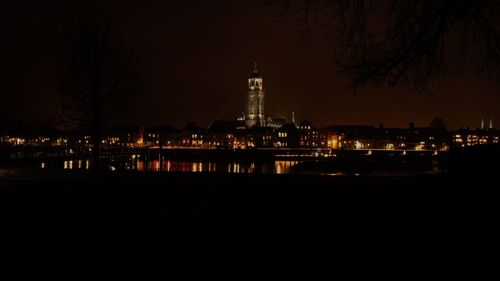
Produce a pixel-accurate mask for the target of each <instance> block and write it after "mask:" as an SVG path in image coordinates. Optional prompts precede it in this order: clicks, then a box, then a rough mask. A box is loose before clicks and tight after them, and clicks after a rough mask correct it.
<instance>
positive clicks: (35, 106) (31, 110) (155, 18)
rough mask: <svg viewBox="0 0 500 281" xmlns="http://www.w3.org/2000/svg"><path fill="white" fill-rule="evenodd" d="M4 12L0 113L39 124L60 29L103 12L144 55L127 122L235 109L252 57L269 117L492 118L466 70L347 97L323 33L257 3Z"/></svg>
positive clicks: (403, 121) (484, 95) (205, 119)
mask: <svg viewBox="0 0 500 281" xmlns="http://www.w3.org/2000/svg"><path fill="white" fill-rule="evenodd" d="M9 2H10V3H9V4H5V3H4V4H3V7H2V9H1V11H0V34H1V38H2V41H1V44H0V66H1V67H0V74H1V75H0V82H1V85H2V86H1V87H0V93H1V96H2V101H1V106H0V113H2V114H7V115H11V116H15V117H19V118H23V119H25V120H28V121H30V122H31V121H37V120H43V119H47V118H48V116H49V113H50V112H51V110H52V109H53V107H54V104H55V96H56V94H55V92H54V90H53V89H52V88H51V85H50V83H49V81H50V78H51V76H52V73H53V59H52V58H53V57H54V56H55V47H56V44H55V42H56V38H57V33H58V31H59V30H60V29H61V27H63V26H65V25H67V24H68V23H70V22H72V21H73V20H74V19H75V18H78V17H81V16H84V15H95V14H98V15H99V16H100V17H102V18H107V19H110V20H111V22H112V24H113V27H114V31H115V32H116V33H117V34H119V35H120V36H123V37H124V38H126V41H127V43H128V44H130V45H132V46H134V47H135V48H136V49H137V51H138V53H139V54H140V55H141V56H142V58H143V72H144V76H145V82H146V89H145V93H144V94H143V95H142V96H140V97H138V98H137V100H136V101H135V102H134V104H133V106H132V107H131V108H130V111H129V112H128V113H127V114H126V116H124V119H123V122H124V123H126V124H134V125H138V124H144V125H157V124H173V125H175V126H183V125H184V124H185V123H186V122H187V121H189V120H193V121H196V122H198V123H199V124H200V125H203V126H208V125H210V123H211V122H212V120H214V119H228V120H230V119H233V118H234V117H236V116H237V115H238V114H239V113H240V112H242V111H243V104H244V98H245V91H246V83H247V82H246V79H247V78H248V75H249V74H250V72H251V69H252V63H253V62H254V61H257V62H258V64H259V70H260V71H261V73H262V74H263V75H264V86H265V88H266V91H267V102H266V107H267V110H266V111H267V114H268V115H271V116H275V117H281V116H283V117H288V118H289V117H290V115H291V112H292V111H295V113H296V116H297V119H303V118H307V119H310V120H312V121H313V122H314V123H315V124H317V125H319V126H323V125H330V124H370V125H378V124H380V123H383V124H384V125H385V126H386V127H403V126H404V127H406V126H407V125H408V122H410V121H414V122H415V123H416V125H417V126H426V125H428V124H429V122H430V121H431V120H432V119H433V117H435V116H440V117H442V118H444V120H445V121H446V123H447V124H448V127H449V128H457V127H458V126H461V125H462V126H471V127H476V126H479V123H480V120H481V118H483V117H484V118H490V117H492V118H493V119H494V120H495V121H498V122H500V111H499V110H498V108H499V105H500V91H499V90H500V89H499V88H500V87H498V84H496V85H495V84H494V83H492V82H491V81H488V80H483V79H481V78H478V77H476V75H474V73H473V72H471V73H468V74H464V75H461V76H457V77H452V78H450V79H448V80H447V81H446V82H445V83H444V84H443V85H441V86H440V88H439V89H437V88H436V89H433V91H432V93H431V94H430V95H427V94H422V93H418V92H412V91H408V90H403V89H387V88H374V87H366V88H364V89H363V90H361V91H359V92H357V93H356V94H352V93H351V91H349V90H348V89H346V88H345V81H343V80H342V77H340V75H339V74H338V72H337V69H336V66H335V64H334V63H333V62H332V57H331V54H332V50H331V46H330V45H329V44H328V43H327V42H326V40H325V39H324V37H325V35H324V33H323V30H321V29H318V30H317V32H316V33H315V34H314V35H315V36H314V38H313V42H312V45H310V46H307V47H304V46H302V45H301V44H300V43H299V42H297V39H298V38H299V30H300V26H298V25H297V24H296V23H295V22H293V21H287V22H283V21H277V20H276V19H274V18H272V17H271V16H270V15H269V14H268V11H267V9H266V8H262V7H259V6H258V4H259V2H260V1H259V0H238V1H234V0H212V1H202V0H200V1H187V0H177V1H174V0H169V1H165V0H161V1H160V0H158V1H130V0H127V1H124V0H122V1H118V0H117V1H94V2H92V1H88V0H86V1H80V0H73V1H54V0H45V1H9Z"/></svg>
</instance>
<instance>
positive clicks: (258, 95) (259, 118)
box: [245, 63, 266, 128]
mask: <svg viewBox="0 0 500 281" xmlns="http://www.w3.org/2000/svg"><path fill="white" fill-rule="evenodd" d="M262 82H263V77H262V75H260V74H259V71H258V70H257V63H254V68H253V72H252V74H251V75H250V78H249V79H248V92H247V101H246V112H245V125H246V127H247V128H251V127H253V126H258V127H264V126H265V125H266V124H265V115H264V97H265V94H264V88H263V85H262Z"/></svg>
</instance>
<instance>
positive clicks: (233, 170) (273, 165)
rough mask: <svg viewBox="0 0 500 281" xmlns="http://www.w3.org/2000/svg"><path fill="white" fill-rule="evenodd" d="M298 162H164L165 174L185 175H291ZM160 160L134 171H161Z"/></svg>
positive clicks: (147, 163) (142, 164) (141, 163)
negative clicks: (291, 170)
mask: <svg viewBox="0 0 500 281" xmlns="http://www.w3.org/2000/svg"><path fill="white" fill-rule="evenodd" d="M297 163H298V161H274V162H268V163H255V162H212V161H176V160H165V161H163V168H162V171H163V172H184V173H207V172H208V173H229V174H251V173H275V174H287V173H290V168H291V167H292V166H293V165H295V164H297ZM160 168H161V167H160V162H159V161H158V160H153V161H148V162H144V161H143V160H138V161H137V162H136V166H135V167H133V169H135V170H138V171H160Z"/></svg>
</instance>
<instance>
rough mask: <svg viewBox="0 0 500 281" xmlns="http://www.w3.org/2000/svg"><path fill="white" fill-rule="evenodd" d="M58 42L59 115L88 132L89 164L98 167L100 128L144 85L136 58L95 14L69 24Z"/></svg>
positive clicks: (73, 126)
mask: <svg viewBox="0 0 500 281" xmlns="http://www.w3.org/2000/svg"><path fill="white" fill-rule="evenodd" d="M60 43H61V44H60V47H61V56H60V57H59V59H58V61H57V65H58V75H57V77H56V79H55V83H54V85H55V88H56V90H57V91H58V92H59V94H60V106H59V108H58V112H57V116H58V119H59V121H60V122H61V123H63V124H65V125H66V126H67V127H70V128H74V129H79V130H84V131H87V132H88V133H89V134H90V138H91V144H92V162H93V167H95V168H98V166H99V158H100V145H101V142H102V139H103V131H104V129H105V128H106V127H107V126H109V125H110V122H112V120H113V118H115V117H116V116H117V115H118V114H119V113H121V112H122V110H123V109H124V108H125V106H126V105H128V104H129V103H130V101H131V100H132V98H133V97H134V96H136V95H138V94H140V93H141V92H142V91H143V82H142V79H141V77H140V73H139V59H138V57H137V55H136V54H135V52H134V50H133V49H131V48H127V47H125V46H124V45H123V44H122V43H121V42H119V41H118V40H117V39H116V38H115V37H113V35H112V32H111V27H110V25H109V24H107V25H102V24H99V23H98V22H97V21H96V20H88V19H86V20H82V21H81V22H79V23H77V24H74V25H72V26H69V27H68V28H66V29H65V30H64V31H63V32H62V35H61V42H60Z"/></svg>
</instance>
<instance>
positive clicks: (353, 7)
mask: <svg viewBox="0 0 500 281" xmlns="http://www.w3.org/2000/svg"><path fill="white" fill-rule="evenodd" d="M262 4H263V5H264V6H266V7H268V8H269V10H270V11H271V15H273V16H275V17H278V18H286V19H289V18H294V19H295V20H297V21H298V22H299V24H300V25H301V26H303V27H304V28H303V30H302V33H303V34H304V35H303V36H302V38H303V40H304V41H305V42H306V43H307V42H309V40H311V33H312V30H313V28H314V27H315V25H316V24H317V22H318V20H319V19H323V20H324V22H325V25H326V26H328V27H329V28H328V30H329V31H328V32H329V35H333V38H334V40H332V43H333V47H334V50H335V52H334V54H335V55H334V56H335V61H336V63H337V65H338V66H339V68H340V72H341V73H342V74H343V75H345V77H346V78H347V79H348V81H349V85H350V86H351V87H352V88H354V89H356V88H359V87H362V86H365V85H367V84H375V85H381V84H386V85H389V86H390V87H395V86H406V87H410V88H414V89H417V90H420V91H426V90H427V87H428V85H429V84H430V83H431V82H432V81H435V80H439V79H440V78H444V77H446V76H448V75H450V74H455V73H460V72H461V71H463V70H464V68H465V67H466V66H468V65H471V64H475V65H476V68H477V70H478V74H480V75H486V76H490V78H497V77H498V74H499V73H500V30H499V28H500V2H498V1H492V0H265V1H263V2H262Z"/></svg>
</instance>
